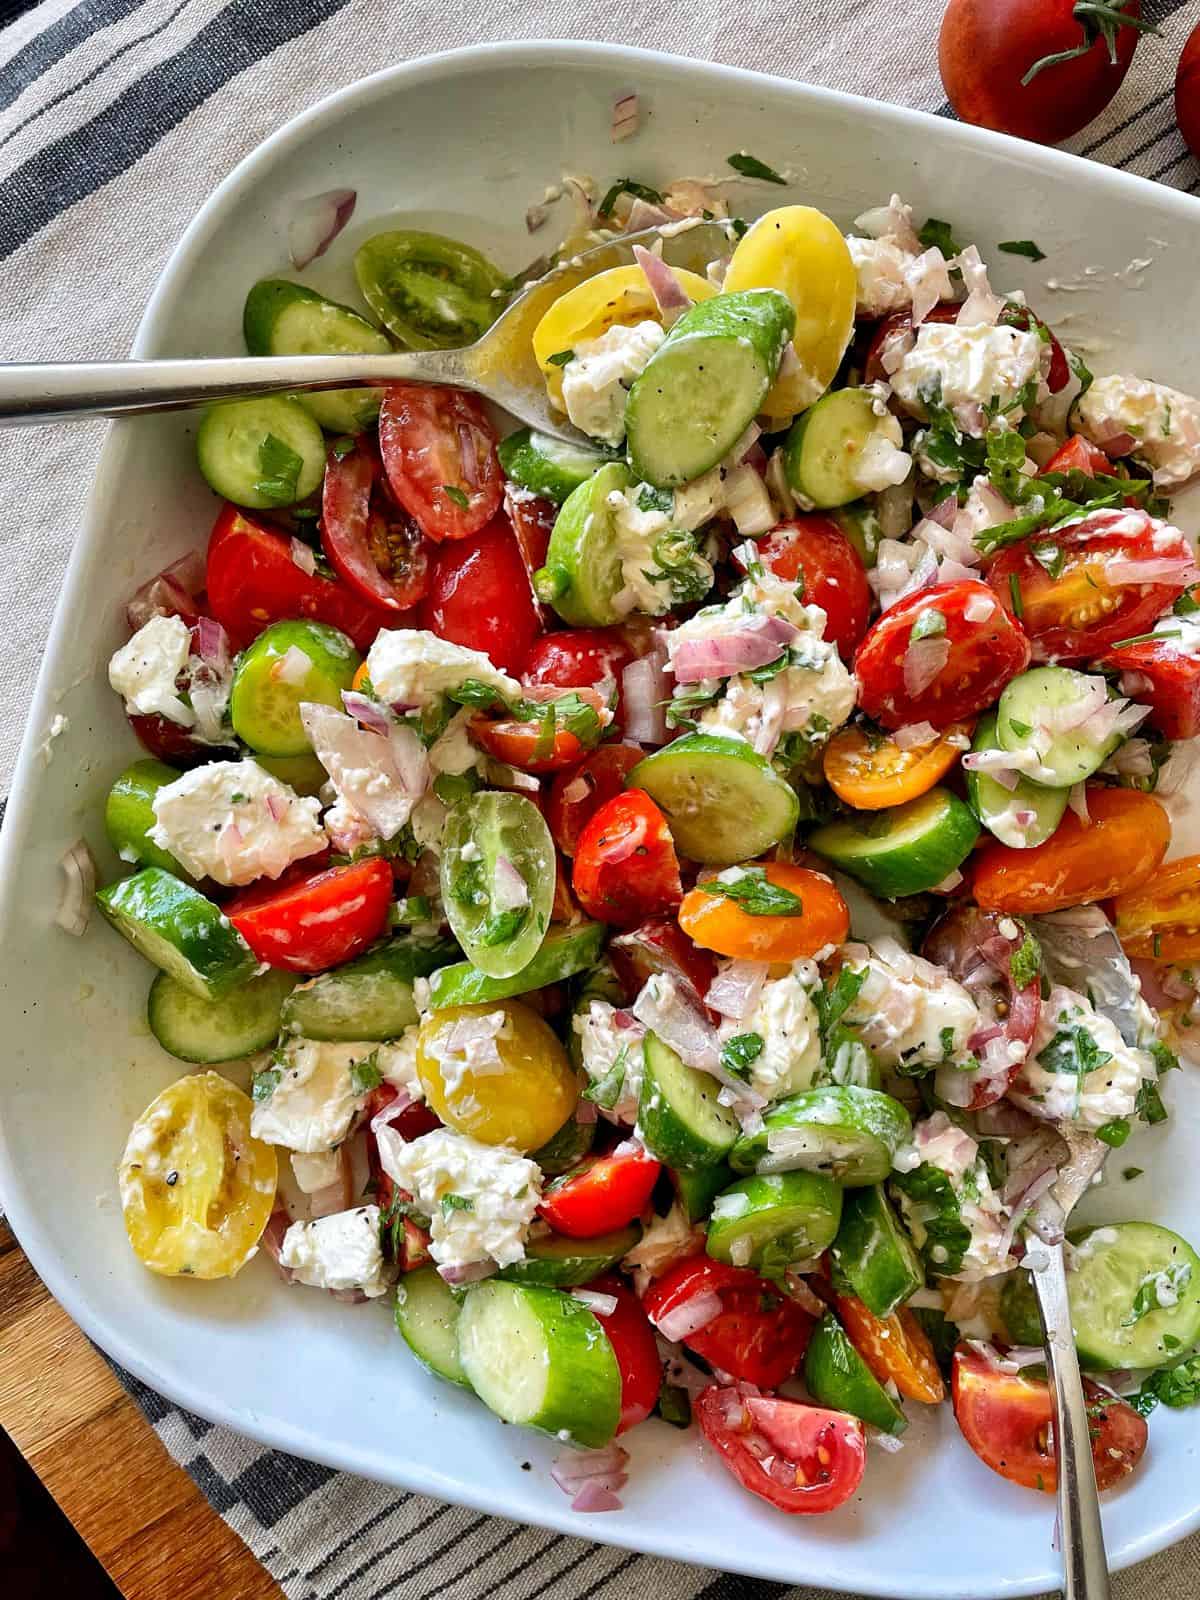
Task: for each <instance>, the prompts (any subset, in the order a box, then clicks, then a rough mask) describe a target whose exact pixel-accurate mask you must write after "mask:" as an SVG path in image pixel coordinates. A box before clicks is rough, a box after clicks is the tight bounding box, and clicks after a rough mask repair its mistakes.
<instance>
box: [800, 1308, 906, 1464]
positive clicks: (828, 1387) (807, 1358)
mask: <svg viewBox="0 0 1200 1600" xmlns="http://www.w3.org/2000/svg"><path fill="white" fill-rule="evenodd" d="M804 1384H805V1387H806V1388H807V1390H808V1392H809V1394H810V1395H812V1397H813V1399H814V1400H815V1401H816V1402H817V1404H818V1405H820V1406H829V1407H830V1408H831V1409H832V1410H834V1411H848V1412H849V1413H850V1415H851V1416H852V1417H861V1418H862V1420H863V1421H864V1422H869V1423H870V1424H871V1426H872V1427H873V1428H878V1429H879V1430H880V1432H881V1433H891V1434H897V1433H903V1432H904V1430H905V1428H907V1427H908V1418H907V1417H906V1416H905V1415H904V1413H903V1411H901V1409H900V1407H899V1406H898V1405H897V1404H896V1402H895V1401H894V1400H893V1399H892V1397H891V1395H889V1394H888V1392H887V1390H886V1389H885V1388H884V1387H883V1385H882V1384H881V1383H880V1382H879V1380H878V1378H876V1376H875V1374H874V1373H873V1372H872V1371H871V1369H870V1367H868V1366H867V1363H866V1362H865V1361H864V1360H863V1358H862V1357H861V1356H860V1355H859V1353H858V1351H857V1350H856V1349H855V1348H854V1346H853V1345H852V1344H851V1343H850V1339H849V1337H848V1335H847V1334H846V1331H845V1329H844V1328H843V1327H842V1325H841V1323H840V1322H839V1321H838V1319H837V1318H836V1317H835V1316H834V1315H833V1313H832V1312H827V1313H826V1314H825V1316H823V1317H822V1318H821V1320H820V1322H818V1323H817V1325H816V1327H815V1328H814V1329H813V1334H812V1338H811V1339H810V1340H809V1343H808V1349H807V1350H806V1351H805V1354H804Z"/></svg>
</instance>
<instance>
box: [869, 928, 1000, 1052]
mask: <svg viewBox="0 0 1200 1600" xmlns="http://www.w3.org/2000/svg"><path fill="white" fill-rule="evenodd" d="M842 954H843V957H844V962H845V966H846V967H847V968H848V969H849V970H850V971H851V972H861V973H865V977H864V979H863V984H862V987H861V988H860V989H859V991H858V994H857V995H856V996H855V998H854V1000H853V1001H852V1003H851V1004H850V1006H849V1007H848V1009H847V1011H846V1013H845V1019H844V1020H845V1021H846V1022H847V1023H848V1024H849V1025H850V1026H852V1027H856V1028H857V1029H858V1030H859V1033H860V1035H861V1037H862V1041H863V1043H864V1044H865V1045H867V1047H868V1048H869V1049H871V1050H873V1051H874V1052H875V1055H876V1057H877V1059H878V1061H879V1064H880V1066H883V1067H892V1068H894V1069H899V1070H901V1071H904V1072H912V1071H919V1070H920V1069H921V1068H923V1067H936V1066H940V1065H941V1064H942V1063H943V1062H945V1061H955V1060H958V1059H960V1058H961V1057H963V1056H965V1055H966V1054H967V1040H968V1039H969V1038H970V1037H971V1035H972V1034H973V1033H974V1032H975V1029H976V1028H977V1027H978V1025H979V1012H978V1010H977V1009H976V1006H975V1002H974V1001H973V1000H972V999H971V996H970V995H969V994H968V993H967V991H966V990H965V989H964V988H963V986H962V984H961V983H958V982H956V981H955V979H953V978H952V977H950V975H949V974H948V973H946V972H943V970H942V969H941V967H936V966H934V965H933V963H932V962H930V961H925V960H924V959H922V957H921V956H914V955H910V954H909V952H908V951H907V950H905V949H904V948H903V947H902V946H901V945H900V943H899V942H898V941H897V940H896V939H892V938H888V937H884V938H881V939H878V940H876V942H875V944H874V945H864V944H847V945H843V946H842Z"/></svg>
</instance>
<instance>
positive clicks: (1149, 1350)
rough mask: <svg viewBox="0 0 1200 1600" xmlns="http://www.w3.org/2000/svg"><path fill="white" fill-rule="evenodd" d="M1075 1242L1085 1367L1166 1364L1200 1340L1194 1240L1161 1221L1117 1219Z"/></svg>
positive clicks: (1076, 1303) (1199, 1261)
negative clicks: (1172, 1230)
mask: <svg viewBox="0 0 1200 1600" xmlns="http://www.w3.org/2000/svg"><path fill="white" fill-rule="evenodd" d="M1070 1239H1071V1243H1072V1245H1073V1246H1074V1252H1073V1254H1072V1256H1071V1265H1070V1269H1069V1271H1068V1272H1067V1291H1068V1293H1069V1295H1070V1299H1071V1324H1072V1327H1073V1328H1074V1330H1075V1346H1076V1349H1077V1350H1078V1351H1079V1359H1080V1361H1081V1362H1082V1363H1083V1365H1084V1366H1087V1367H1092V1368H1095V1369H1099V1370H1102V1371H1104V1370H1116V1369H1117V1368H1123V1367H1158V1366H1162V1365H1163V1364H1164V1363H1165V1362H1169V1361H1172V1360H1174V1359H1175V1358H1176V1357H1178V1356H1183V1355H1187V1354H1188V1352H1189V1351H1190V1350H1192V1349H1194V1348H1195V1346H1196V1345H1197V1343H1200V1257H1198V1256H1197V1255H1196V1252H1195V1251H1194V1250H1193V1249H1192V1247H1191V1245H1190V1244H1188V1242H1187V1240H1186V1239H1182V1238H1180V1236H1179V1235H1178V1234H1177V1233H1172V1232H1171V1230H1170V1229H1169V1228H1162V1227H1160V1226H1159V1225H1158V1224H1157V1223H1155V1222H1118V1223H1115V1224H1113V1223H1110V1224H1109V1225H1108V1226H1107V1227H1104V1228H1085V1229H1082V1230H1081V1231H1080V1232H1078V1233H1074V1232H1073V1233H1072V1234H1071V1235H1070ZM1172 1300H1173V1301H1174V1303H1173V1304H1171V1303H1169V1302H1170V1301H1172Z"/></svg>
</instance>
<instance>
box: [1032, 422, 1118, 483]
mask: <svg viewBox="0 0 1200 1600" xmlns="http://www.w3.org/2000/svg"><path fill="white" fill-rule="evenodd" d="M1112 469H1113V464H1112V462H1111V461H1110V460H1109V459H1108V457H1107V456H1106V455H1105V454H1104V451H1103V450H1101V448H1100V446H1099V445H1097V444H1093V443H1092V442H1091V440H1090V439H1085V438H1084V437H1083V435H1082V434H1081V433H1073V434H1072V435H1071V437H1070V438H1069V439H1068V440H1067V442H1066V444H1063V445H1059V447H1058V449H1057V450H1056V451H1055V452H1054V454H1053V455H1052V456H1051V457H1050V459H1049V461H1047V463H1046V465H1045V466H1044V467H1043V468H1042V470H1041V472H1039V473H1038V477H1039V478H1044V477H1045V476H1046V474H1047V473H1048V472H1082V473H1085V474H1086V476H1087V477H1089V478H1094V477H1095V476H1096V475H1097V473H1100V474H1102V475H1104V476H1107V475H1108V474H1109V473H1111V472H1112Z"/></svg>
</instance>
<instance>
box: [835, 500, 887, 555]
mask: <svg viewBox="0 0 1200 1600" xmlns="http://www.w3.org/2000/svg"><path fill="white" fill-rule="evenodd" d="M833 520H834V521H835V522H836V523H837V525H838V527H839V528H840V529H841V530H842V532H843V533H844V534H845V535H846V537H847V539H849V541H850V543H851V544H852V545H853V546H854V548H855V549H856V550H857V551H858V553H859V555H860V556H861V557H862V564H863V566H864V567H868V568H869V567H873V566H874V565H875V561H876V559H877V557H878V555H879V541H880V539H882V538H883V529H882V528H881V527H880V526H879V513H878V512H877V511H876V509H875V507H874V506H873V505H871V504H870V502H869V501H866V500H855V501H853V502H852V503H851V504H850V505H848V506H838V507H836V509H835V510H834V513H833Z"/></svg>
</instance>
